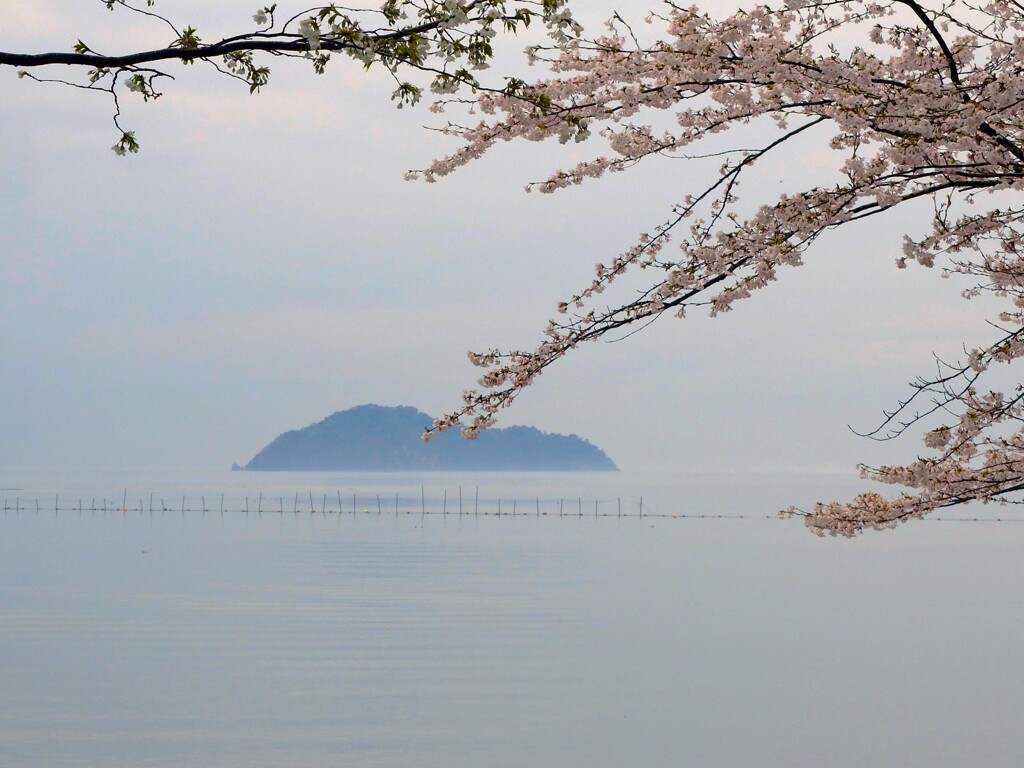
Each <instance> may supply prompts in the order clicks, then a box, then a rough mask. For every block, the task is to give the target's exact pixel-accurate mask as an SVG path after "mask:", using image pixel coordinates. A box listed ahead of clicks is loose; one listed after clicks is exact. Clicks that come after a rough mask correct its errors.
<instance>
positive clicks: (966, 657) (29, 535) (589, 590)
mask: <svg viewBox="0 0 1024 768" xmlns="http://www.w3.org/2000/svg"><path fill="white" fill-rule="evenodd" d="M183 477H184V479H183ZM460 484H461V488H462V493H463V511H464V514H463V515H461V516H460V515H458V508H457V498H458V497H457V494H458V489H459V487H460ZM0 485H3V486H4V487H5V488H17V489H18V490H3V491H0V503H6V504H8V505H9V507H14V506H15V499H16V498H17V499H19V501H18V505H19V506H20V508H19V511H15V510H14V509H13V508H8V510H7V511H5V512H2V513H0V766H4V767H5V768H6V767H7V766H12V767H13V766H43V767H45V766H181V765H202V766H340V765H344V766H410V767H412V766H439V767H440V766H444V767H445V768H462V767H465V768H476V767H486V766H531V767H532V766H538V767H545V766H552V767H553V766H579V765H585V766H598V767H601V766H679V765H685V766H775V765H778V766H783V765H785V766H809V767H810V766H814V767H815V768H819V767H821V766H851V767H852V766H858V767H859V766H900V767H901V768H902V767H904V766H928V768H934V767H936V766H965V765H984V766H1019V765H1021V764H1022V760H1024V729H1022V728H1021V723H1022V722H1024V693H1022V691H1024V663H1022V659H1021V651H1020V648H1021V638H1022V636H1024V608H1022V601H1021V598H1020V592H1021V584H1022V581H1024V578H1022V577H1024V564H1022V563H1024V559H1022V557H1021V553H1022V546H1024V523H1016V522H1009V523H1007V522H1004V523H984V522H981V523H970V522H922V523H918V524H914V525H909V526H905V527H904V528H903V529H901V530H898V531H894V532H888V533H884V534H873V535H867V536H864V537H862V538H860V539H857V540H854V541H847V540H840V541H837V540H821V539H817V538H815V537H813V536H811V535H810V534H808V533H806V532H805V530H804V529H803V527H802V526H801V525H800V524H799V523H796V522H783V521H778V520H776V519H773V518H768V519H766V518H765V515H770V514H771V513H772V512H774V510H775V509H777V508H779V507H781V506H783V505H785V504H788V503H790V502H798V503H803V504H805V503H808V502H810V501H812V500H813V499H814V498H816V497H826V496H828V497H834V496H838V497H842V496H843V495H844V494H849V492H850V491H851V490H852V489H853V488H854V486H851V485H850V484H849V483H846V482H844V481H843V480H838V479H836V478H829V477H810V478H788V479H783V480H779V479H772V478H768V477H758V476H720V477H708V476H704V477H686V476H680V477H664V476H654V475H647V476H644V475H624V474H616V475H585V476H579V475H472V476H461V477H457V476H443V475H423V476H407V475H375V476H373V475H358V476H356V475H319V474H318V475H293V474H288V475H281V474H253V473H233V474H212V475H192V476H181V475H179V476H177V477H175V478H173V479H170V480H169V479H167V478H160V477H154V476H147V477H142V476H135V477H130V478H125V477H114V476H112V477H103V478H98V477H95V476H89V475H82V476H81V477H78V478H73V477H72V478H44V477H41V476H38V477H24V476H22V477H16V476H11V475H9V474H0ZM421 487H422V488H423V491H422V496H421ZM150 492H153V493H154V495H155V496H156V498H157V499H161V498H162V499H163V502H162V503H158V504H157V506H156V508H155V509H154V510H153V511H152V512H151V511H150V510H149V493H150ZM222 492H223V493H224V494H225V506H226V508H227V511H226V512H225V513H224V514H223V515H222V514H220V512H219V505H220V494H221V493H222ZM296 492H298V493H300V503H299V507H300V510H299V513H298V514H296V513H295V512H294V511H293V508H294V506H295V501H294V494H295V493H296ZM396 492H397V493H398V495H399V514H397V515H396V514H395V503H394V496H395V494H396ZM445 492H447V511H448V513H449V514H447V515H441V514H437V512H439V511H440V510H441V505H442V504H443V503H444V502H443V499H444V493H445ZM57 493H59V494H61V501H60V506H61V510H60V511H58V512H54V511H53V506H54V504H53V501H54V499H53V497H54V495H55V494H57ZM309 493H312V494H313V503H312V504H311V503H310V500H309V496H308V494H309ZM353 493H355V494H356V495H357V509H358V514H352V509H351V496H352V494H353ZM201 494H205V496H206V505H207V507H208V511H207V512H206V513H205V514H204V513H203V512H202V511H201V503H200V502H199V496H200V495H201ZM259 494H262V499H261V500H259V501H258V499H259ZM182 495H184V496H185V497H186V504H185V506H186V508H188V509H199V510H200V511H194V512H193V511H186V512H185V513H181V512H180V506H181V496H182ZM339 495H340V496H341V498H342V502H343V503H342V514H338V513H337V508H338V507H337V496H339ZM377 495H380V496H381V499H382V503H381V510H382V511H381V513H380V514H379V515H378V513H377V507H376V496H377ZM641 496H643V497H644V508H645V514H646V515H652V514H653V515H657V514H665V515H672V514H677V515H689V514H698V515H699V514H709V515H724V514H738V515H744V517H742V518H740V519H692V518H679V519H673V518H671V517H644V518H642V519H641V518H639V517H636V516H629V515H632V514H634V513H636V512H637V511H638V508H639V499H640V497H641ZM79 497H81V498H83V499H84V504H83V511H82V512H79V511H78V499H79ZM94 497H95V498H96V499H97V502H99V501H101V500H102V501H104V502H105V503H108V504H109V509H108V511H107V512H106V513H104V512H103V511H102V510H100V511H95V512H93V511H92V510H91V506H92V498H94ZM125 497H127V498H128V500H129V506H130V507H131V508H132V509H131V510H130V511H129V512H128V513H125V512H123V511H114V509H115V504H116V507H117V509H118V510H120V508H121V503H122V499H123V498H125ZM246 497H248V504H249V507H250V512H249V514H245V513H244V511H239V510H244V504H245V499H246ZM324 497H326V499H327V501H326V502H325V501H323V499H324ZM35 498H38V499H39V501H40V504H41V506H42V508H43V509H42V510H41V511H40V512H39V513H36V512H35V510H34V506H32V502H28V503H26V500H27V499H33V500H34V499H35ZM499 498H501V499H502V511H503V512H504V513H507V512H509V511H511V503H512V499H513V498H517V501H516V509H517V516H516V517H515V518H512V517H511V516H508V515H507V514H503V515H502V516H501V517H497V516H493V515H491V514H483V515H473V514H471V510H472V509H473V505H476V509H477V511H484V512H488V513H490V512H494V511H496V502H497V500H498V499H499ZM5 499H7V500H8V501H7V502H5V501H4V500H5ZM172 499H173V500H174V501H173V503H172ZM65 500H66V501H65ZM595 500H597V501H598V506H597V512H598V516H597V517H595V515H594V512H595V507H594V501H595ZM328 502H329V503H328ZM620 503H621V507H622V510H623V512H624V513H626V515H627V516H626V517H623V518H621V519H620V518H619V517H618V515H617V512H618V508H619V505H620ZM325 504H326V505H327V510H328V511H327V512H326V513H324V512H323V511H322V509H323V506H324V505H325ZM538 504H539V505H540V507H541V510H540V511H541V512H542V514H541V515H540V516H538V515H537V514H536V512H537V505H538ZM560 504H561V507H562V511H563V516H562V517H559V516H558V508H559V505H560ZM332 505H333V506H332ZM26 506H28V508H27V509H26V508H25V507H26ZM72 507H73V508H72ZM282 507H283V508H284V509H285V513H284V514H282V513H281V512H280V509H281V508H282ZM311 507H312V509H313V510H314V511H313V512H311ZM140 508H141V511H139V510H140ZM165 508H166V511H165ZM332 509H333V510H334V511H332ZM346 509H347V510H348V511H347V512H346V511H345V510H346ZM363 509H366V510H367V512H366V513H363V511H362V510H363ZM257 510H259V511H257ZM424 510H426V511H428V512H430V513H431V514H426V515H424V514H422V512H423V511H424ZM570 510H571V511H572V512H573V513H575V514H571V515H570V514H568V513H569V511H570ZM580 510H582V511H583V512H584V514H583V515H582V517H581V516H580V515H579V514H578V512H579V511H580ZM1001 512H1002V513H1003V514H1004V515H1005V514H1006V513H1005V510H1001Z"/></svg>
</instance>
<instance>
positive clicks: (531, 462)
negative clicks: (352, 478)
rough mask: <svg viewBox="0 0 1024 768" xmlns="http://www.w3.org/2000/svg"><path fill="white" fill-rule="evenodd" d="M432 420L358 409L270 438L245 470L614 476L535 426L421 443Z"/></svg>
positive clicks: (567, 440)
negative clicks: (579, 473)
mask: <svg viewBox="0 0 1024 768" xmlns="http://www.w3.org/2000/svg"><path fill="white" fill-rule="evenodd" d="M432 422H433V419H432V418H431V417H430V416H428V415H427V414H425V413H423V412H421V411H418V410H416V409H415V408H411V407H409V406H398V407H386V406H382V405H360V406H357V407H355V408H350V409H349V410H347V411H338V412H337V413H335V414H332V415H331V416H328V417H327V418H326V419H324V420H323V421H318V422H317V423H315V424H310V425H309V426H308V427H304V428H302V429H295V430H292V431H290V432H285V433H284V434H282V435H279V436H278V437H276V438H274V440H272V441H271V442H270V444H268V445H267V446H266V447H265V448H264V449H263V450H261V451H260V452H259V453H257V454H256V456H254V457H253V459H252V461H250V462H249V463H248V464H246V465H245V466H244V467H239V466H238V465H237V464H236V465H235V466H234V467H232V469H244V470H260V471H268V470H276V471H283V470H291V471H368V472H411V471H432V470H438V471H441V470H443V471H453V470H458V471H519V472H524V471H525V472H529V471H557V472H588V471H591V472H592V471H617V469H618V467H616V466H615V463H614V462H613V461H612V460H611V459H609V458H608V456H607V455H606V454H605V453H604V451H602V450H601V449H600V448H598V447H597V446H595V445H593V444H592V443H589V442H587V441H586V440H584V439H583V438H581V437H577V436H576V435H556V434H549V433H547V432H542V431H541V430H539V429H534V428H533V427H504V428H498V427H492V428H491V429H486V430H484V431H483V432H481V433H480V437H479V438H478V439H476V440H465V439H463V438H462V437H461V436H460V435H459V434H458V431H452V432H444V433H442V434H439V435H435V436H434V437H433V438H432V439H431V440H430V442H424V441H423V439H422V435H423V430H424V428H425V427H428V426H430V424H431V423H432Z"/></svg>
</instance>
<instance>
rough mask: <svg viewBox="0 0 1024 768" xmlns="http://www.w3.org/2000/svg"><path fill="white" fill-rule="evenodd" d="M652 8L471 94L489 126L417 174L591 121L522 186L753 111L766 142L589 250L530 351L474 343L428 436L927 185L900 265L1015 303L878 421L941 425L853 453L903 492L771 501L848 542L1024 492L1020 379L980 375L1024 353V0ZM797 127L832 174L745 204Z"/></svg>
mask: <svg viewBox="0 0 1024 768" xmlns="http://www.w3.org/2000/svg"><path fill="white" fill-rule="evenodd" d="M650 21H651V22H652V24H653V25H656V26H660V28H661V29H663V31H664V37H662V38H661V39H659V40H655V41H653V42H650V43H647V44H641V43H640V42H638V39H637V33H636V32H635V31H634V30H633V29H632V28H630V27H627V26H625V23H624V22H622V20H621V19H619V18H618V17H616V18H614V19H613V21H612V23H611V24H610V25H609V33H608V34H607V35H605V36H604V37H599V38H597V39H593V40H588V39H584V38H582V37H577V38H575V39H573V40H572V41H571V42H570V43H568V44H565V45H561V46H556V47H555V48H554V49H536V50H534V51H533V52H532V58H533V60H534V61H536V62H538V63H539V64H542V65H547V66H548V67H549V69H550V71H551V77H549V78H547V79H541V80H538V81H537V82H534V83H531V84H523V85H522V87H521V88H520V89H519V91H518V92H517V93H516V94H508V93H504V94H493V93H484V94H481V95H480V97H479V99H478V100H477V102H476V105H475V108H476V111H477V112H478V113H482V114H483V119H482V120H481V121H480V122H479V123H477V124H476V125H470V126H458V125H452V126H449V128H448V129H447V131H448V133H450V134H452V135H453V136H456V137H458V138H459V139H461V140H462V146H461V148H459V149H458V150H456V151H455V152H454V153H453V154H451V155H450V156H448V157H445V158H442V159H440V160H437V161H435V162H434V163H432V164H431V165H429V166H428V167H426V168H424V169H422V170H421V171H417V172H414V173H412V174H411V176H413V177H417V176H418V177H422V178H424V179H426V180H427V181H434V180H436V179H438V178H440V177H442V176H445V175H447V174H449V173H451V172H453V171H454V170H456V169H458V168H459V167H461V166H463V165H465V164H466V163H469V162H471V161H474V160H476V159H477V158H479V157H480V156H481V155H483V154H484V153H485V152H486V151H487V150H488V149H490V148H491V147H493V146H495V145H496V144H498V143H499V142H509V141H515V140H520V139H525V140H529V141H538V140H544V139H548V138H554V139H557V140H558V141H561V142H566V141H569V140H570V139H574V140H583V139H586V138H587V137H589V136H592V135H598V136H600V138H601V139H602V140H603V146H604V147H606V149H607V152H606V154H597V155H595V156H593V157H591V158H590V159H587V160H584V161H582V162H579V163H577V164H576V165H573V166H571V167H568V168H563V169H560V170H557V171H555V172H554V173H552V174H551V175H549V176H548V177H547V178H546V179H541V180H539V181H537V182H534V183H532V184H530V185H529V187H528V189H531V190H537V191H539V192H541V193H550V192H555V191H557V190H559V189H562V188H564V187H568V186H572V185H577V184H581V183H585V182H588V181H589V180H591V179H594V178H597V177H599V176H601V175H603V174H604V173H614V172H621V171H624V170H626V169H628V168H631V167H633V166H634V165H636V164H637V163H639V162H641V161H644V160H647V159H648V158H651V157H654V156H658V155H671V156H673V157H680V156H685V155H686V153H691V156H692V157H697V156H699V155H700V153H701V150H702V147H703V146H707V144H708V143H709V142H710V140H711V139H712V137H717V135H718V134H724V133H727V132H728V131H730V130H734V129H737V128H739V127H741V126H745V125H747V124H749V123H752V122H756V124H757V125H758V126H760V127H761V128H762V129H763V130H762V134H761V135H762V136H765V137H766V138H764V139H763V141H762V142H761V143H760V145H759V146H755V147H753V148H743V147H742V146H736V147H735V148H734V149H732V150H730V151H725V152H722V151H720V150H716V151H715V153H714V154H716V155H717V156H719V157H722V158H723V162H722V164H721V166H720V168H719V170H718V173H717V174H716V175H715V176H714V178H713V180H712V181H711V182H710V184H708V185H707V186H702V187H696V188H694V189H693V190H691V191H690V193H689V194H688V195H687V196H685V197H684V198H683V199H682V200H680V201H679V202H678V203H677V204H676V205H675V206H674V207H673V208H672V210H671V213H670V216H669V217H668V218H667V219H666V220H665V221H663V222H662V223H661V224H659V225H658V226H656V227H654V228H653V229H652V230H650V233H649V234H646V235H644V236H642V237H641V238H640V239H639V241H638V242H637V243H636V244H635V245H634V246H633V247H631V248H629V249H628V250H626V251H625V252H624V253H620V254H618V255H615V256H611V257H610V258H606V259H604V260H603V263H600V264H598V265H597V266H596V268H595V273H594V276H593V278H592V279H591V281H590V282H589V284H587V285H585V286H583V287H582V288H581V289H580V290H579V291H578V292H577V293H576V294H574V295H572V296H570V297H568V298H566V299H564V300H563V301H561V302H559V303H558V305H557V311H558V315H557V318H556V319H554V320H551V321H550V322H549V323H548V325H547V327H546V328H545V329H544V331H543V334H542V337H541V340H540V341H539V342H538V343H537V345H536V346H534V347H533V348H532V349H526V350H512V351H499V350H489V351H487V352H483V353H471V354H470V361H471V362H472V363H473V364H474V365H477V366H480V367H481V368H483V369H484V373H483V375H482V377H481V378H480V380H479V389H476V390H471V391H468V392H466V393H465V394H464V396H463V405H462V407H460V408H459V409H457V410H456V411H454V412H452V413H450V414H448V415H446V416H444V417H443V418H441V419H438V421H437V422H436V423H435V424H434V427H433V428H434V430H445V429H450V428H453V427H455V426H462V428H463V429H464V430H465V431H468V432H469V433H470V435H473V434H476V432H477V431H478V430H479V429H482V428H485V427H487V426H489V425H490V424H492V423H493V422H494V419H495V417H496V414H497V413H498V412H499V411H500V410H502V409H504V408H507V407H509V406H510V405H511V404H512V403H513V401H514V400H515V398H516V397H517V396H518V394H519V393H520V392H522V391H523V389H524V388H525V387H527V386H530V385H531V384H533V383H534V382H535V381H536V380H537V378H538V377H539V376H540V375H541V374H542V373H543V372H544V370H545V369H547V368H548V366H550V365H552V364H553V363H555V362H556V361H557V360H559V359H561V358H562V357H563V356H564V355H566V354H568V353H570V352H571V351H572V350H574V349H575V348H576V347H577V346H579V345H580V344H582V343H584V342H588V341H593V340H596V339H600V338H603V337H605V336H608V335H609V334H621V333H622V332H623V331H632V330H634V329H638V328H639V327H640V326H642V325H643V324H646V323H648V322H650V321H652V320H654V319H656V318H658V317H660V316H661V315H663V314H665V313H669V314H674V315H676V316H678V317H683V316H685V315H686V313H687V312H688V311H689V310H691V309H693V308H704V309H706V310H707V311H708V312H709V313H710V314H711V315H717V314H719V313H722V312H726V311H729V310H731V309H732V308H733V307H734V305H735V304H736V302H738V301H740V300H742V299H746V298H747V297H749V296H751V295H752V294H753V293H754V292H756V291H758V290H760V289H762V288H764V287H766V286H767V285H769V284H770V283H773V282H775V281H776V280H777V279H778V278H779V277H780V275H781V274H782V273H783V272H784V270H785V269H786V268H787V267H797V266H800V265H801V264H802V263H803V260H804V256H805V254H806V253H807V252H808V251H809V250H810V249H812V247H813V245H814V243H815V241H816V239H817V238H818V237H819V236H820V235H821V234H823V233H825V232H828V231H830V230H833V229H836V228H837V227H841V226H844V225H846V224H849V223H852V222H856V221H861V220H864V219H867V218H870V217H873V216H877V215H879V214H882V213H883V212H886V211H891V210H892V209H893V208H896V207H898V206H902V205H904V204H906V203H909V202H910V201H914V200H918V199H921V198H928V199H931V200H932V201H933V213H932V217H931V221H930V222H929V221H926V220H925V221H921V222H920V223H921V224H922V225H924V226H925V227H930V231H927V233H926V234H924V235H923V236H919V237H911V236H909V235H908V236H907V237H906V238H905V240H904V242H903V246H902V250H901V251H900V254H899V257H898V259H897V266H898V267H905V266H906V265H908V264H910V263H915V264H918V265H920V266H923V267H926V268H931V267H935V266H938V267H939V268H940V270H942V271H943V272H944V273H945V274H953V273H961V274H964V275H968V276H971V277H972V278H973V279H976V280H977V284H976V287H975V288H973V289H972V290H970V291H968V292H967V295H968V297H970V296H972V295H978V294H980V293H982V292H987V293H991V294H994V295H995V296H997V297H999V298H1001V299H1004V300H1005V302H1006V309H1005V311H1003V312H1002V314H1000V315H999V317H998V318H997V319H996V323H995V325H996V327H997V328H998V329H1000V331H999V337H998V338H997V339H996V340H995V341H994V342H993V343H991V344H990V345H989V346H986V347H981V348H977V349H970V350H968V352H967V355H966V360H965V362H963V363H951V364H948V365H947V364H943V365H942V368H941V369H940V372H939V375H937V376H934V377H928V378H922V379H920V380H919V381H917V382H916V383H915V385H914V388H913V390H912V393H911V396H910V397H908V398H907V399H906V400H905V401H902V402H900V403H899V404H898V407H897V408H896V409H895V410H894V412H892V413H888V414H886V418H885V422H884V423H883V424H882V425H881V426H880V427H879V429H878V430H876V431H875V432H873V433H872V435H873V436H874V437H877V438H880V439H886V438H891V437H895V436H898V435H900V434H901V433H903V431H904V430H906V429H907V428H908V427H909V426H910V425H911V424H915V423H918V422H921V421H925V422H926V423H927V422H928V421H931V422H936V421H937V422H938V423H937V424H935V425H934V426H932V427H931V428H930V429H929V431H928V432H927V433H926V435H925V438H924V449H926V451H927V452H926V453H925V455H922V456H920V457H918V458H917V459H915V460H914V461H911V462H910V463H908V464H905V465H901V466H883V467H876V468H869V467H862V468H861V473H862V475H863V476H864V477H866V478H870V479H872V480H876V481H880V482H882V483H887V484H893V485H898V486H902V487H904V488H905V489H907V490H906V491H905V492H903V493H902V494H900V495H899V496H897V497H895V498H886V497H884V496H883V495H881V494H878V493H874V492H871V493H864V494H862V495H860V496H858V497H857V498H855V499H853V500H852V501H850V502H848V503H836V502H833V503H819V504H816V505H815V506H814V508H813V509H812V510H810V511H801V510H797V509H795V508H790V509H788V510H785V511H784V512H783V513H782V514H784V515H798V516H802V517H803V519H804V521H805V523H806V524H807V526H808V527H809V528H810V529H811V530H812V531H814V532H815V533H819V534H825V533H829V534H841V535H853V534H856V533H858V532H860V531H862V530H864V529H867V528H888V527H891V526H893V525H895V524H897V523H899V522H901V521H904V520H908V519H912V518H918V517H921V516H923V515H925V514H927V513H929V512H932V511H934V510H936V509H939V508H943V507H948V506H950V505H955V504H961V503H965V502H970V501H981V502H988V501H1002V502H1009V501H1016V500H1018V498H1017V497H1015V494H1016V493H1017V492H1018V491H1021V490H1024V427H1022V425H1024V406H1022V400H1024V388H1022V387H1021V386H1020V385H1018V386H1016V387H1015V388H1014V390H1013V391H1012V392H1007V393H1003V392H996V391H990V390H987V389H986V388H985V387H984V386H983V383H984V382H985V381H987V380H988V377H986V376H985V374H986V373H987V372H988V371H990V370H991V369H993V367H994V366H996V365H999V364H1005V363H1010V362H1012V361H1014V360H1016V359H1017V358H1018V357H1020V356H1021V355H1024V260H1022V258H1021V254H1020V251H1021V249H1022V246H1021V229H1022V226H1024V204H1022V200H1021V190H1022V187H1024V135H1022V134H1024V106H1022V105H1024V71H1022V70H1024V56H1022V53H1024V34H1022V30H1024V6H1022V5H1021V4H1020V3H1018V2H1015V1H1014V0H991V1H990V2H982V3H971V2H965V1H964V0H950V1H949V2H945V3H943V4H938V3H935V4H929V5H925V4H923V3H920V2H917V0H883V1H882V2H859V1H848V0H834V1H822V0H789V1H788V2H786V3H785V4H783V5H780V6H769V5H757V6H755V7H750V8H748V9H747V10H743V11H740V12H737V13H735V14H733V15H731V16H727V17H724V18H718V19H716V18H713V17H712V16H711V15H710V14H708V13H705V12H703V11H701V10H700V9H699V8H698V7H691V8H684V7H681V6H676V5H673V4H667V6H666V11H665V13H664V15H661V16H652V17H651V19H650ZM520 93H521V94H526V95H528V96H529V98H528V99H522V98H518V97H517V96H518V95H519V94H520ZM451 106H452V105H451V104H449V105H448V108H451ZM442 108H444V107H443V106H442ZM658 115H668V116H670V117H671V120H670V127H669V128H668V129H665V128H664V127H660V128H656V127H655V124H654V117H657V116H658ZM665 122H666V121H665V120H664V119H662V120H661V125H662V126H664V124H665ZM718 138H719V144H720V143H721V142H720V137H718ZM796 141H811V142H814V141H816V142H817V143H818V145H819V146H821V147H825V148H828V150H829V151H830V152H831V153H832V155H833V157H834V158H835V168H836V172H835V177H834V179H833V181H832V182H831V183H829V184H827V185H820V186H808V187H807V188H805V189H803V190H802V191H800V192H798V193H796V194H793V193H785V194H780V195H779V196H778V197H776V198H774V199H768V200H761V201H753V202H759V203H760V204H759V205H757V206H756V207H751V205H750V203H751V202H752V201H750V200H747V199H745V198H743V197H742V196H741V192H740V182H741V181H742V180H743V179H745V178H746V177H747V175H748V173H749V170H750V168H752V167H753V165H754V164H755V163H756V162H757V161H759V160H761V159H762V158H764V157H766V156H769V155H772V154H773V153H777V152H778V150H779V149H780V148H781V147H783V146H784V145H789V144H792V143H794V142H796ZM715 146H718V145H715ZM914 210H919V208H915V209H914ZM671 240H674V241H675V245H674V247H669V242H670V241H671ZM626 276H629V277H630V278H632V279H640V280H647V282H643V283H642V284H641V289H640V290H639V292H638V294H639V295H637V293H633V294H629V293H627V294H626V298H625V299H623V300H620V301H619V302H611V300H610V299H609V298H607V296H605V295H601V296H600V297H599V294H604V293H605V292H606V291H608V290H610V289H612V288H613V287H615V286H614V285H613V284H618V283H620V282H621V281H623V280H624V278H625V277H626ZM631 287H632V286H631ZM609 302H611V303H609Z"/></svg>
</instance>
